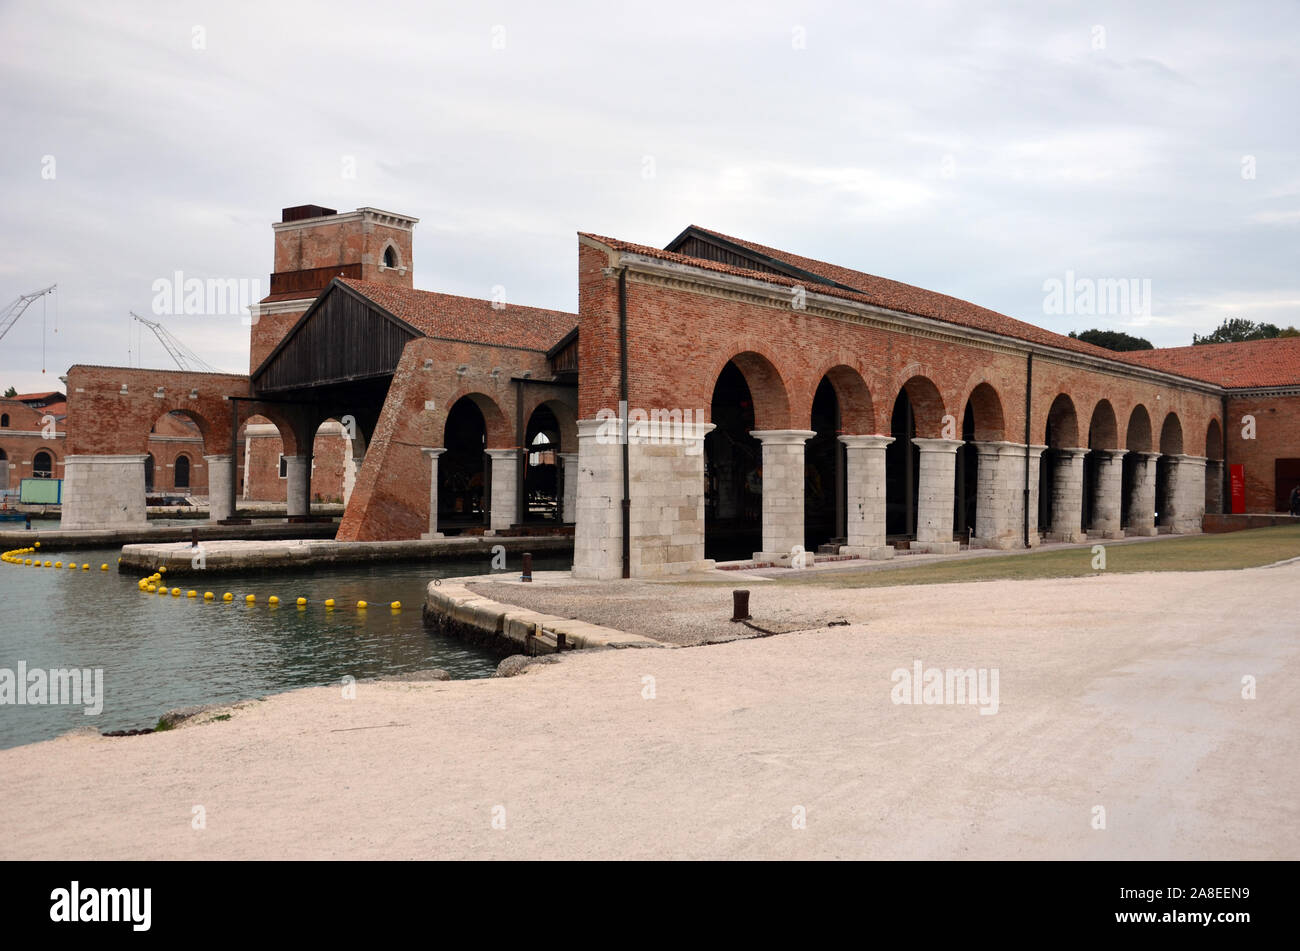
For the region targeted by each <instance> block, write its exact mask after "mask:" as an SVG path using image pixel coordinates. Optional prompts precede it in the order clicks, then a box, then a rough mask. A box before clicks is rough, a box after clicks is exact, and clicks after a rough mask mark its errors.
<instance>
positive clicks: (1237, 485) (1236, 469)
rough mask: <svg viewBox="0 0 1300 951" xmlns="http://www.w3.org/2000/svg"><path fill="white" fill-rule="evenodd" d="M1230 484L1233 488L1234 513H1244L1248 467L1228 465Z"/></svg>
mask: <svg viewBox="0 0 1300 951" xmlns="http://www.w3.org/2000/svg"><path fill="white" fill-rule="evenodd" d="M1228 479H1229V485H1230V486H1231V489H1232V514H1233V515H1242V514H1244V513H1245V511H1246V467H1245V466H1243V465H1240V464H1238V465H1232V466H1228Z"/></svg>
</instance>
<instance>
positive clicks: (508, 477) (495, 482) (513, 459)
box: [483, 449, 519, 535]
mask: <svg viewBox="0 0 1300 951" xmlns="http://www.w3.org/2000/svg"><path fill="white" fill-rule="evenodd" d="M487 454H488V455H489V456H491V457H492V488H491V495H490V497H489V498H490V501H489V505H490V506H491V519H490V521H489V522H488V530H487V531H485V532H484V533H483V534H484V535H495V534H497V533H498V532H504V531H508V530H509V529H510V526H511V525H513V524H514V523H515V515H516V512H515V507H516V506H517V505H518V504H519V498H518V496H519V487H518V486H517V485H516V484H515V483H516V480H517V479H518V478H519V476H518V472H517V470H518V468H519V453H518V451H517V450H514V449H489V450H488V451H487Z"/></svg>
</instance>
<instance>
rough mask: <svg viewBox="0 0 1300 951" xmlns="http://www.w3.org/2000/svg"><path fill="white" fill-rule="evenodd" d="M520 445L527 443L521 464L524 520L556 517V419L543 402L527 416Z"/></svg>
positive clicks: (557, 500)
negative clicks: (522, 469)
mask: <svg viewBox="0 0 1300 951" xmlns="http://www.w3.org/2000/svg"><path fill="white" fill-rule="evenodd" d="M524 445H526V446H527V447H528V454H527V462H526V465H525V468H524V498H525V499H526V500H527V504H526V505H525V506H524V521H525V522H558V521H559V520H560V472H559V470H560V465H559V462H560V460H559V457H558V455H557V454H558V453H559V451H560V421H559V420H558V419H557V418H556V416H555V412H554V411H553V410H552V409H551V408H550V407H549V406H548V405H546V404H545V403H543V404H542V405H541V406H539V407H537V409H535V410H533V414H532V416H530V417H529V418H528V428H527V435H526V438H525V439H524Z"/></svg>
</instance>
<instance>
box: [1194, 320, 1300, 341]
mask: <svg viewBox="0 0 1300 951" xmlns="http://www.w3.org/2000/svg"><path fill="white" fill-rule="evenodd" d="M1274 337H1300V330H1296V329H1295V328H1294V327H1288V328H1286V330H1283V329H1282V328H1280V327H1278V326H1277V325H1276V324H1264V323H1260V324H1257V323H1255V322H1254V321H1253V320H1247V319H1246V318H1245V317H1225V318H1224V320H1223V323H1221V324H1219V326H1218V327H1217V328H1216V329H1215V331H1214V332H1213V333H1208V334H1206V335H1205V336H1204V337H1202V336H1200V335H1199V334H1192V344H1193V345H1194V346H1195V345H1197V344H1202V343H1240V342H1241V341H1243V340H1272V339H1273V338H1274Z"/></svg>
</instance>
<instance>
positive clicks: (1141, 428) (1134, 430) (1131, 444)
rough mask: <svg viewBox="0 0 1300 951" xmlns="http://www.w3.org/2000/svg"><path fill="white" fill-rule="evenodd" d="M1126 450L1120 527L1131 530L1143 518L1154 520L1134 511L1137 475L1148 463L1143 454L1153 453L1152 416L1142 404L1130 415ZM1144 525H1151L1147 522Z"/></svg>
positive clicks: (1145, 514)
mask: <svg viewBox="0 0 1300 951" xmlns="http://www.w3.org/2000/svg"><path fill="white" fill-rule="evenodd" d="M1124 448H1125V449H1127V450H1128V452H1126V453H1125V454H1124V460H1123V462H1122V463H1121V464H1120V465H1121V466H1122V470H1121V471H1122V474H1121V477H1120V481H1121V489H1120V491H1121V493H1122V494H1121V496H1120V514H1119V521H1120V525H1121V526H1123V527H1124V528H1129V527H1131V526H1132V525H1134V524H1135V523H1136V522H1140V521H1142V517H1145V518H1152V517H1153V516H1154V513H1152V512H1135V511H1133V504H1134V501H1135V500H1134V493H1135V492H1136V490H1137V474H1138V469H1139V467H1141V466H1142V464H1143V463H1144V462H1145V461H1146V457H1145V456H1142V455H1141V453H1146V452H1150V451H1151V415H1150V414H1149V413H1148V412H1147V409H1146V407H1145V406H1142V405H1141V404H1139V405H1137V406H1135V407H1133V412H1132V413H1131V414H1129V418H1128V428H1127V429H1126V430H1125V433H1124ZM1144 524H1148V525H1149V524H1150V522H1145V523H1144Z"/></svg>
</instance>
